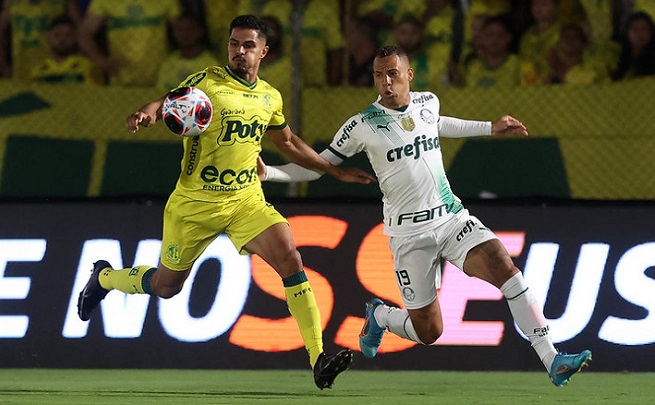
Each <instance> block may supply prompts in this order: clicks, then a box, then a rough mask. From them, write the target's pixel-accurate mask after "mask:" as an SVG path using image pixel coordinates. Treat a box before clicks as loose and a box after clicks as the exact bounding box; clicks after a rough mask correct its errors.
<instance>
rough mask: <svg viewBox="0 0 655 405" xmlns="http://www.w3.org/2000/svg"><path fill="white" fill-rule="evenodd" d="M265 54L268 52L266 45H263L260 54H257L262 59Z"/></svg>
mask: <svg viewBox="0 0 655 405" xmlns="http://www.w3.org/2000/svg"><path fill="white" fill-rule="evenodd" d="M267 54H268V45H265V46H264V47H263V48H262V53H261V55H259V59H264V56H266V55H267Z"/></svg>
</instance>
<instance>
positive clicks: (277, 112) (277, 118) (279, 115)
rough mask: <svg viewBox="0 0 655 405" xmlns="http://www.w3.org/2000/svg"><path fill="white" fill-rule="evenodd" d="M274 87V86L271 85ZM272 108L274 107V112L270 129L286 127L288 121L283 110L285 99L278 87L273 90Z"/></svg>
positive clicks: (269, 123) (269, 124)
mask: <svg viewBox="0 0 655 405" xmlns="http://www.w3.org/2000/svg"><path fill="white" fill-rule="evenodd" d="M271 89H273V87H271ZM270 97H271V99H270V103H271V108H272V109H273V114H272V115H271V120H270V121H269V122H268V128H269V129H284V127H286V126H287V121H286V119H285V118H284V112H282V107H283V105H284V104H283V101H282V95H281V94H280V92H279V91H278V90H277V89H274V91H272V92H271V96H270Z"/></svg>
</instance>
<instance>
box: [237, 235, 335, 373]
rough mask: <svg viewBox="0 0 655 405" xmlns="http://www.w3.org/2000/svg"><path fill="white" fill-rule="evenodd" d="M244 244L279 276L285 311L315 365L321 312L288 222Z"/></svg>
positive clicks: (319, 350)
mask: <svg viewBox="0 0 655 405" xmlns="http://www.w3.org/2000/svg"><path fill="white" fill-rule="evenodd" d="M244 248H245V249H246V250H247V251H248V252H251V253H254V254H257V255H258V256H260V257H261V258H262V259H263V260H264V261H265V262H266V263H268V264H269V265H270V266H271V267H273V269H274V270H275V271H276V272H277V273H278V275H279V276H280V277H281V278H282V284H283V285H284V293H285V297H286V300H287V306H288V308H289V312H290V313H291V315H292V316H293V317H294V319H295V320H296V323H297V324H298V328H299V330H300V335H301V336H302V339H303V342H304V344H305V348H306V349H307V352H308V353H309V364H310V366H311V367H312V368H314V369H316V366H317V363H318V360H319V357H321V356H322V355H323V328H322V323H321V313H320V311H319V309H318V305H317V304H316V297H315V296H314V292H313V291H312V288H311V286H310V284H309V280H308V279H307V275H306V274H305V272H304V271H303V264H302V259H301V257H300V253H299V252H298V250H297V249H296V246H295V243H294V241H293V237H292V235H291V230H290V228H289V225H288V224H287V223H276V224H273V225H271V226H270V227H268V228H266V229H265V230H264V231H263V232H261V233H260V234H259V235H257V236H256V237H255V238H253V239H252V240H251V241H249V242H248V243H247V244H246V245H245V246H244ZM319 368H320V367H319ZM335 377H336V375H335ZM330 384H331V382H330Z"/></svg>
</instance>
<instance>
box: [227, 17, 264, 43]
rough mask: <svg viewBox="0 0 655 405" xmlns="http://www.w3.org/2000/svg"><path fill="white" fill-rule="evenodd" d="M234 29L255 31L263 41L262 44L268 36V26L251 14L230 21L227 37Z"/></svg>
mask: <svg viewBox="0 0 655 405" xmlns="http://www.w3.org/2000/svg"><path fill="white" fill-rule="evenodd" d="M234 28H246V29H251V30H255V31H257V33H258V35H259V36H260V37H262V38H263V39H264V42H266V40H267V39H268V37H269V36H270V34H269V31H268V25H266V23H265V22H264V20H262V19H261V18H259V17H257V16H254V15H252V14H245V15H240V16H238V17H235V18H234V20H232V22H231V23H230V32H229V33H228V34H229V35H231V34H232V30H233V29H234Z"/></svg>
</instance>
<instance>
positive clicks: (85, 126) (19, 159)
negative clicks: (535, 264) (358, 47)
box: [0, 79, 655, 200]
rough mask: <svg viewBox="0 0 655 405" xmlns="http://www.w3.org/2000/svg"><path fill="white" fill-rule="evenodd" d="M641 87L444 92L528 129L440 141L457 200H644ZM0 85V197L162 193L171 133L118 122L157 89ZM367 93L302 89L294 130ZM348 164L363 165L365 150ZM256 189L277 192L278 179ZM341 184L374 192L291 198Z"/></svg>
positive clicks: (645, 137)
mask: <svg viewBox="0 0 655 405" xmlns="http://www.w3.org/2000/svg"><path fill="white" fill-rule="evenodd" d="M653 93H655V81H653V80H652V79H645V80H635V81H626V82H620V83H611V84H607V85H596V86H588V87H583V86H570V87H569V86H551V87H537V88H527V89H470V90H468V89H467V90H462V89H450V88H449V89H445V90H443V91H442V92H440V93H439V97H440V99H441V102H442V114H443V115H451V116H456V117H461V118H467V119H481V120H492V119H495V118H498V117H499V116H500V115H502V114H505V113H508V114H512V115H515V116H516V117H519V118H520V119H521V120H522V121H523V122H524V123H525V124H526V125H527V126H528V129H529V131H530V137H529V138H528V139H518V138H515V137H508V138H505V139H494V140H489V139H486V138H476V139H467V140H464V139H443V140H442V143H441V144H442V151H443V155H444V163H445V165H446V168H447V170H448V172H449V175H450V176H451V180H452V183H453V188H454V190H455V192H456V193H457V194H458V195H460V197H463V198H475V197H478V196H480V195H496V196H498V197H531V196H540V197H563V198H569V197H570V198H574V199H616V200H633V199H655V177H654V176H652V175H651V174H652V173H654V172H655V160H653V159H651V157H650V151H652V150H654V149H655V131H653V128H652V125H651V122H652V121H653V112H652V108H651V104H652V96H651V94H653ZM0 94H2V97H1V98H0V197H52V196H68V197H80V196H90V197H95V196H119V195H141V196H143V195H154V196H164V195H167V194H168V193H169V191H170V190H171V189H172V187H173V185H174V184H175V180H176V178H177V175H178V173H179V165H180V163H179V160H180V156H181V155H180V154H181V146H180V142H179V140H178V139H177V138H176V137H175V136H174V135H172V134H171V133H169V132H168V131H167V130H166V128H165V126H164V125H161V124H160V125H156V126H155V127H153V128H150V129H148V130H147V131H139V132H138V133H136V134H131V133H129V132H128V131H126V130H125V128H124V119H125V117H126V116H127V115H128V114H129V113H131V112H133V111H134V109H136V108H137V107H139V106H141V105H143V104H144V103H145V102H147V101H149V100H152V99H154V98H156V97H159V96H161V94H160V92H159V91H157V90H153V89H127V88H118V87H93V86H84V85H48V84H19V83H15V82H12V81H8V80H0ZM374 99H375V91H374V90H371V89H365V88H364V89H363V88H348V87H344V88H329V89H316V88H308V89H305V90H303V92H302V114H301V117H302V122H301V123H300V124H299V125H300V128H294V130H296V131H297V132H299V133H300V134H301V135H302V136H303V138H304V139H305V140H306V141H307V142H308V143H309V144H311V145H312V146H314V147H315V148H316V149H321V148H322V147H324V146H325V145H326V144H327V143H328V142H329V141H330V140H331V139H332V137H333V135H334V131H335V130H336V129H337V128H338V127H339V125H340V124H341V123H342V122H344V121H345V120H346V119H347V118H348V117H350V116H351V115H353V114H354V113H356V112H357V111H359V110H361V109H363V108H365V107H366V106H367V105H368V104H370V103H371V102H372V101H373V100H374ZM289 103H290V101H288V99H287V104H289ZM489 142H492V143H489ZM264 147H265V150H264V153H263V155H264V157H265V159H266V160H267V161H269V162H281V161H284V160H283V159H282V158H281V157H280V156H279V155H277V154H276V153H275V151H274V150H272V149H271V145H270V144H268V143H265V144H264ZM129 162H131V163H129ZM355 163H356V165H358V166H359V165H361V166H362V167H366V162H365V159H361V158H360V159H356V161H355ZM266 191H267V192H268V194H269V195H270V196H280V197H281V196H285V195H286V194H287V189H286V187H284V186H280V185H266ZM351 193H355V194H354V195H359V196H369V197H374V196H375V197H377V196H379V191H378V190H377V189H375V188H370V189H355V188H343V187H342V185H340V184H337V183H334V182H332V181H331V180H330V179H320V180H318V181H317V182H314V183H311V184H306V185H302V189H301V193H300V195H305V196H308V197H325V196H333V197H334V196H344V195H346V196H347V195H353V194H351Z"/></svg>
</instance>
